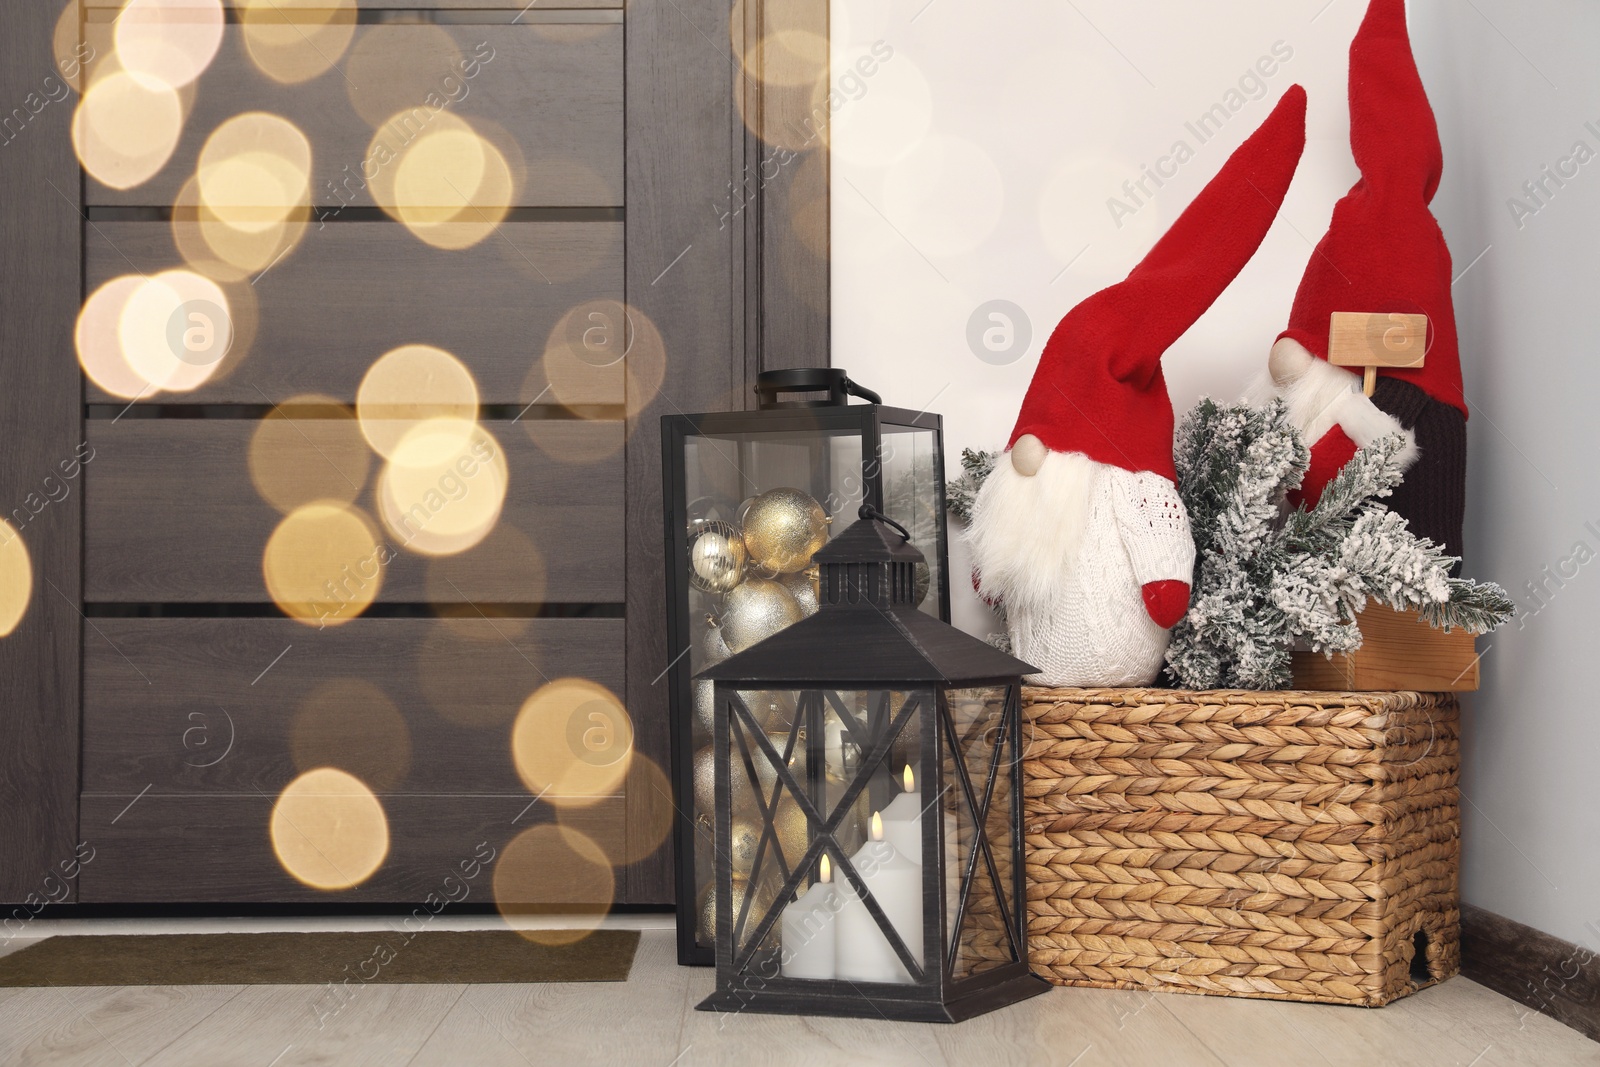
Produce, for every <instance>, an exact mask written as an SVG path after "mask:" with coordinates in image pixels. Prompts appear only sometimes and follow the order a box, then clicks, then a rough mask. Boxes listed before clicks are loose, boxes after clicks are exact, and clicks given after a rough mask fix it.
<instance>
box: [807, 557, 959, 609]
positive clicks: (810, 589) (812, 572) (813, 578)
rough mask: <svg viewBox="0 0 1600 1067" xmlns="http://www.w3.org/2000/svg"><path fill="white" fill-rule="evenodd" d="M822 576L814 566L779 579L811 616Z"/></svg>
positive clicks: (815, 607)
mask: <svg viewBox="0 0 1600 1067" xmlns="http://www.w3.org/2000/svg"><path fill="white" fill-rule="evenodd" d="M918 566H922V567H926V566H927V564H918ZM820 578H821V571H820V570H819V568H817V567H815V566H812V567H807V568H805V569H804V570H798V571H795V572H794V573H793V574H785V575H784V576H783V577H782V578H779V579H778V581H780V582H782V583H783V587H784V588H785V589H787V590H789V595H790V596H792V597H794V602H795V603H796V604H799V605H800V612H801V614H803V615H807V616H810V615H815V614H816V613H817V607H818V584H819V580H820Z"/></svg>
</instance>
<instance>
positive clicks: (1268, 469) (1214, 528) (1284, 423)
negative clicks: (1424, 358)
mask: <svg viewBox="0 0 1600 1067" xmlns="http://www.w3.org/2000/svg"><path fill="white" fill-rule="evenodd" d="M1405 444H1406V442H1405V439H1404V438H1403V437H1401V436H1400V435H1394V436H1391V437H1386V438H1383V439H1381V440H1379V441H1376V442H1374V443H1373V444H1372V445H1370V446H1369V447H1367V448H1363V449H1361V450H1360V451H1358V452H1357V453H1356V455H1355V457H1354V458H1353V459H1352V460H1351V461H1350V462H1349V463H1347V464H1346V465H1345V466H1344V468H1343V469H1342V470H1341V471H1340V472H1339V474H1338V475H1337V476H1336V477H1335V478H1334V479H1333V480H1332V481H1331V482H1329V483H1328V485H1327V487H1326V488H1325V489H1324V491H1323V493H1322V497H1321V499H1320V500H1319V501H1318V503H1317V506H1316V507H1314V508H1312V509H1311V510H1309V511H1308V510H1306V509H1305V508H1304V507H1301V508H1298V509H1296V510H1294V511H1290V512H1288V513H1287V514H1285V513H1284V512H1285V508H1284V506H1283V501H1284V499H1285V497H1286V496H1287V494H1288V492H1289V491H1290V490H1291V489H1294V488H1295V487H1297V486H1298V485H1299V484H1300V482H1301V479H1302V478H1303V477H1304V475H1305V472H1306V468H1307V465H1308V463H1309V460H1310V453H1309V451H1308V450H1307V448H1306V446H1305V443H1304V442H1303V441H1302V440H1301V438H1300V435H1299V433H1298V432H1297V431H1296V430H1295V429H1294V427H1293V425H1292V424H1291V422H1290V420H1289V416H1288V411H1287V408H1286V406H1285V405H1284V403H1283V402H1282V401H1281V400H1280V401H1275V402H1274V403H1273V404H1272V405H1270V406H1269V407H1266V408H1263V409H1256V408H1250V407H1246V406H1242V405H1241V406H1232V407H1223V406H1221V405H1218V404H1217V403H1216V402H1215V401H1212V400H1204V401H1202V402H1201V403H1200V404H1199V405H1198V406H1197V407H1196V408H1195V409H1194V410H1193V411H1191V412H1190V413H1189V414H1188V415H1187V416H1186V417H1185V418H1184V420H1183V423H1182V424H1181V426H1180V427H1179V429H1178V434H1177V438H1176V447H1175V453H1176V454H1175V459H1176V461H1177V468H1178V490H1179V492H1180V493H1181V494H1182V496H1183V501H1184V505H1185V507H1187V508H1188V511H1189V519H1190V523H1191V525H1192V528H1193V531H1194V540H1195V550H1196V562H1195V581H1194V597H1193V600H1192V601H1191V604H1190V608H1189V613H1188V614H1187V615H1186V616H1185V617H1184V619H1183V621H1182V622H1180V623H1179V624H1178V626H1177V628H1176V629H1174V630H1173V634H1172V643H1171V646H1170V647H1169V648H1168V650H1167V668H1168V673H1169V674H1170V676H1171V677H1172V679H1173V680H1175V681H1176V682H1177V683H1178V684H1179V685H1182V686H1184V687H1186V688H1190V689H1217V688H1242V689H1281V688H1284V687H1286V686H1288V685H1289V684H1290V652H1291V650H1292V648H1293V646H1294V645H1295V643H1296V642H1299V643H1301V644H1303V645H1304V646H1305V647H1307V648H1309V649H1311V650H1312V651H1314V652H1320V653H1324V654H1327V655H1332V654H1333V653H1336V652H1350V651H1353V650H1355V649H1357V648H1359V647H1360V646H1361V631H1360V628H1359V627H1358V625H1357V621H1356V616H1357V615H1358V614H1359V613H1360V612H1361V610H1362V609H1363V608H1364V607H1365V606H1366V603H1367V601H1368V600H1369V599H1371V600H1376V601H1378V602H1379V603H1382V604H1387V605H1389V606H1390V607H1392V608H1395V609H1397V610H1404V609H1406V608H1416V609H1418V610H1419V611H1420V612H1421V614H1422V616H1423V618H1425V619H1426V620H1427V621H1428V622H1429V623H1431V624H1433V625H1434V626H1441V627H1444V628H1445V629H1450V628H1453V627H1457V626H1459V627H1462V628H1464V629H1466V630H1469V631H1471V632H1473V633H1483V632H1486V631H1488V630H1491V629H1493V628H1494V627H1496V626H1498V625H1499V624H1501V623H1502V622H1504V621H1506V619H1508V618H1510V617H1511V615H1512V614H1513V611H1514V609H1513V607H1512V604H1511V600H1510V598H1509V597H1507V596H1506V593H1505V591H1504V590H1503V589H1501V588H1500V587H1499V586H1497V585H1494V584H1493V583H1481V584H1480V583H1477V582H1471V581H1466V580H1464V579H1460V578H1452V577H1450V570H1451V568H1452V567H1453V566H1454V565H1455V564H1456V562H1457V560H1456V558H1455V557H1453V556H1448V555H1445V553H1444V550H1443V549H1442V548H1440V547H1439V546H1438V545H1435V544H1434V543H1432V542H1431V541H1427V540H1424V539H1422V538H1419V537H1417V536H1416V535H1415V534H1413V533H1412V532H1411V531H1410V529H1409V528H1408V526H1407V524H1406V521H1405V519H1403V518H1401V517H1400V516H1399V515H1396V514H1394V513H1393V512H1390V511H1389V510H1388V509H1387V508H1386V507H1385V506H1384V505H1383V504H1381V503H1380V502H1379V500H1380V499H1381V498H1383V497H1386V496H1388V495H1389V494H1390V493H1392V492H1393V491H1394V487H1395V486H1396V485H1398V484H1399V483H1400V481H1401V478H1402V466H1401V460H1400V454H1401V452H1402V450H1403V449H1404V448H1405Z"/></svg>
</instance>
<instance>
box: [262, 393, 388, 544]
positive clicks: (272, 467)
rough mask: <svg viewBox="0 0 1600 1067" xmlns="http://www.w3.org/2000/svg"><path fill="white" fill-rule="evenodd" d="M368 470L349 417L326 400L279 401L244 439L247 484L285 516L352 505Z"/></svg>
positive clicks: (367, 455)
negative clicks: (312, 507) (321, 505)
mask: <svg viewBox="0 0 1600 1067" xmlns="http://www.w3.org/2000/svg"><path fill="white" fill-rule="evenodd" d="M313 411H314V412H315V414H316V417H314V418H313V417H307V416H308V415H309V414H310V413H311V412H313ZM371 466H372V452H371V450H370V449H369V448H367V442H366V438H364V437H363V436H362V435H361V427H360V426H359V425H357V423H356V419H355V414H354V413H353V412H351V410H350V409H349V408H348V407H346V406H345V405H343V404H341V403H339V402H338V401H337V400H335V399H334V398H333V397H331V396H323V395H320V394H316V393H307V394H304V395H302V396H296V397H292V398H290V399H289V400H285V401H284V402H283V403H281V404H279V405H277V406H276V407H274V408H273V409H272V410H271V411H270V412H268V413H267V417H266V418H264V419H262V420H261V421H260V422H259V423H258V424H257V426H256V430H255V433H253V434H251V436H250V480H251V481H252V482H253V483H254V484H255V487H256V492H258V493H260V494H261V499H263V500H265V501H266V502H267V503H269V504H271V505H272V506H273V507H274V508H276V509H277V510H278V511H280V512H282V513H283V514H285V515H287V514H288V513H289V512H291V511H293V510H294V509H296V508H298V507H301V506H303V505H305V504H310V503H313V502H315V501H318V500H325V501H331V502H334V503H339V504H350V503H354V502H355V499H356V497H358V496H359V495H360V494H361V490H362V487H363V486H365V485H366V483H367V474H368V471H369V470H370V469H371Z"/></svg>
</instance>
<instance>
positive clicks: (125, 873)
mask: <svg viewBox="0 0 1600 1067" xmlns="http://www.w3.org/2000/svg"><path fill="white" fill-rule="evenodd" d="M274 801H275V798H274V797H271V796H266V795H261V794H256V795H253V796H241V795H232V796H222V797H218V796H173V795H158V794H157V793H156V792H155V791H154V790H151V791H150V792H149V793H146V794H145V795H144V796H142V797H139V796H134V795H129V796H109V795H107V796H86V797H84V798H83V823H82V833H83V839H84V841H85V843H86V844H87V845H88V846H90V847H91V848H93V849H94V852H93V857H92V859H90V861H89V862H87V863H84V864H83V865H82V871H81V873H80V875H79V894H80V899H81V900H82V901H83V902H85V903H95V904H107V903H117V904H134V903H167V902H171V901H175V900H181V901H191V902H211V901H219V902H228V903H301V902H305V903H311V902H315V903H333V902H338V903H375V904H378V903H381V904H405V905H413V904H418V905H420V904H422V903H423V902H424V901H426V900H428V899H429V894H433V895H434V897H435V898H437V899H451V898H455V899H456V902H457V903H472V904H485V903H490V902H493V901H494V900H495V892H494V874H495V864H496V862H498V861H499V860H501V859H502V858H503V857H504V855H505V853H506V849H507V846H508V845H509V844H510V843H511V842H512V841H513V840H514V839H515V838H516V837H517V835H518V834H520V833H523V832H525V831H527V830H529V829H530V828H532V827H535V826H538V825H540V824H548V823H549V822H551V821H552V820H553V818H554V810H553V809H552V808H551V806H550V805H548V804H547V803H545V802H544V801H539V802H536V803H535V802H534V798H533V797H532V796H531V795H528V796H520V797H517V796H499V797H478V798H474V799H473V800H471V801H470V802H467V801H463V800H459V799H455V798H450V797H435V796H393V797H385V798H383V799H382V805H383V813H384V821H385V823H386V824H387V831H388V838H389V848H388V853H387V856H386V857H385V858H384V860H383V863H382V865H381V866H380V867H379V868H378V869H377V870H376V871H375V872H374V873H373V874H372V875H371V876H370V877H369V878H368V879H366V880H365V881H363V882H362V883H361V884H360V885H357V886H355V887H353V888H349V889H338V890H328V889H316V888H312V887H311V886H309V885H306V884H305V883H303V882H301V881H298V880H297V879H295V878H294V877H293V876H291V875H290V874H289V873H288V872H287V871H286V870H285V869H284V865H283V864H282V863H281V862H279V859H278V856H277V855H276V854H275V852H274V850H273V843H272V834H271V824H272V811H273V804H274ZM561 821H562V825H565V826H571V827H573V828H575V829H577V830H578V831H579V832H581V833H584V834H585V835H586V836H588V837H590V838H592V839H594V840H595V841H597V842H599V841H602V840H603V839H605V838H606V837H607V836H608V835H614V833H615V831H614V829H613V827H615V826H617V825H619V824H620V823H621V821H622V802H621V801H619V800H602V801H600V802H598V803H596V804H594V805H592V806H590V807H587V808H575V809H570V810H568V811H565V812H563V814H562V819H561ZM591 831H592V832H591ZM485 846H486V847H485ZM602 847H603V846H602ZM483 857H489V859H490V862H487V863H480V869H479V870H478V873H477V875H476V877H471V878H464V875H465V874H467V872H468V870H470V869H471V868H470V861H472V860H474V859H475V858H477V859H481V858H483ZM552 860H553V861H554V860H555V857H552ZM463 862H467V863H469V867H468V868H467V869H466V870H464V869H463V867H462V864H463ZM446 879H450V881H449V882H446ZM463 883H464V884H465V885H466V886H467V888H466V889H465V890H463V889H462V888H460V887H461V886H462V885H463ZM509 884H511V885H513V886H517V887H518V888H517V889H514V890H513V891H511V892H509V893H508V894H507V895H508V896H511V897H514V898H519V899H518V900H517V902H526V903H551V904H593V903H602V904H603V903H609V902H610V899H612V897H607V898H605V899H596V896H597V894H595V893H594V892H592V887H591V886H590V885H589V884H588V883H587V881H586V880H582V879H573V880H571V881H563V880H562V879H556V878H551V879H512V880H510V883H509ZM563 889H567V890H571V891H569V892H563V891H562V890H563ZM585 890H590V891H587V892H586V891H585ZM541 891H542V892H541ZM541 897H542V899H540V898H541ZM529 898H532V899H529ZM507 902H510V901H503V902H502V903H507Z"/></svg>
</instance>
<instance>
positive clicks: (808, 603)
mask: <svg viewBox="0 0 1600 1067" xmlns="http://www.w3.org/2000/svg"><path fill="white" fill-rule="evenodd" d="M756 393H757V396H758V397H759V399H760V409H759V410H756V411H730V412H714V413H710V414H703V415H675V416H667V417H665V418H663V419H662V420H661V433H662V467H663V477H664V479H665V492H664V496H663V500H664V503H665V510H666V558H667V561H668V566H667V574H666V580H667V594H668V595H667V605H668V609H667V610H668V618H667V623H668V631H667V636H668V641H667V644H668V648H667V659H668V662H669V664H670V667H669V668H668V672H667V674H668V683H669V684H670V685H671V696H670V702H671V708H672V723H673V728H672V749H673V751H672V757H673V780H674V786H675V790H676V794H677V798H678V810H679V819H678V826H677V837H676V846H677V851H676V861H677V870H676V876H677V890H678V892H677V899H678V959H679V962H680V963H685V964H700V965H710V964H712V963H713V962H714V961H715V955H714V952H713V938H714V935H715V924H714V920H713V913H714V911H715V907H714V901H715V896H716V893H715V890H714V888H713V886H712V858H713V850H712V832H713V826H714V823H713V819H712V804H711V798H712V792H713V781H712V769H711V768H712V758H711V743H712V723H713V714H712V694H711V688H712V687H711V683H710V682H708V681H699V682H697V681H695V680H694V676H695V675H696V674H697V673H699V672H700V671H703V670H705V669H706V668H707V667H710V666H713V665H714V664H716V663H719V662H721V661H722V660H724V659H726V658H727V657H728V656H730V655H732V654H734V653H737V652H742V651H744V650H745V649H747V648H750V647H751V646H753V645H755V644H756V643H757V642H759V641H761V640H762V639H764V638H766V637H769V636H771V635H772V634H774V633H776V632H778V631H779V630H781V629H783V628H784V627H786V626H789V625H791V624H793V623H795V622H797V621H799V620H800V619H803V618H806V617H807V616H809V615H811V614H813V613H815V612H816V611H817V607H818V597H817V590H818V586H817V582H818V571H817V566H816V564H815V562H814V557H815V554H816V552H817V551H818V550H819V549H821V548H822V546H823V545H825V544H827V543H828V541H829V540H830V539H831V538H832V537H833V536H834V534H835V533H836V532H837V530H838V529H839V527H841V526H843V525H847V524H848V523H849V522H850V521H853V520H854V518H855V515H856V513H857V511H858V510H859V509H860V508H861V506H862V505H863V504H865V505H869V506H871V507H872V508H874V509H875V510H877V511H879V512H881V513H883V514H884V515H886V516H888V517H889V518H891V519H893V520H894V521H896V522H897V523H899V524H900V525H901V526H903V527H905V528H906V529H907V530H908V531H910V534H911V543H912V544H914V545H915V546H916V547H917V548H918V549H919V550H920V551H921V552H922V554H923V556H924V561H923V562H922V563H921V564H920V565H918V566H917V568H916V574H915V586H914V588H913V589H912V591H911V592H912V601H913V603H914V604H915V606H916V608H917V610H920V611H922V612H925V613H926V614H928V615H930V616H932V617H934V618H937V619H943V620H948V619H949V618H950V588H949V577H948V573H947V572H948V566H947V563H946V561H947V559H948V554H947V551H946V544H945V512H944V444H943V435H942V421H941V419H940V418H939V416H938V415H935V414H931V413H929V412H926V411H905V410H901V409H898V408H891V407H886V406H884V405H883V404H882V402H881V400H880V398H879V397H878V395H877V394H876V393H874V392H872V391H871V390H868V389H864V388H862V387H861V386H859V385H857V384H856V383H854V382H852V381H850V379H849V377H848V376H847V375H846V374H845V372H844V371H842V370H839V369H837V368H829V369H822V370H789V371H772V372H769V373H766V374H763V375H761V376H760V378H759V379H758V382H757V386H756ZM808 396H809V397H811V398H810V399H807V398H806V397H808ZM851 397H855V398H856V399H858V400H864V401H866V403H856V404H852V403H850V402H849V401H850V399H851ZM837 516H844V520H843V521H842V522H840V523H838V524H836V523H835V518H836V517H837ZM752 699H755V698H752ZM761 700H763V701H765V703H764V704H762V705H761V706H760V707H759V708H758V709H757V710H758V713H759V714H761V715H762V716H763V717H764V718H765V719H767V720H770V721H772V722H773V723H774V724H782V723H784V722H788V721H790V720H791V719H792V717H793V716H794V714H795V708H794V707H793V706H792V702H791V701H789V700H788V699H786V698H785V697H784V695H783V694H779V693H769V694H764V695H763V696H762V697H761ZM863 832H864V831H863Z"/></svg>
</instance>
